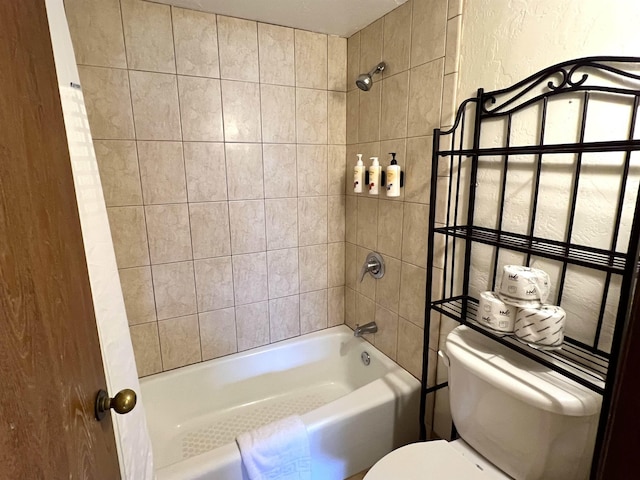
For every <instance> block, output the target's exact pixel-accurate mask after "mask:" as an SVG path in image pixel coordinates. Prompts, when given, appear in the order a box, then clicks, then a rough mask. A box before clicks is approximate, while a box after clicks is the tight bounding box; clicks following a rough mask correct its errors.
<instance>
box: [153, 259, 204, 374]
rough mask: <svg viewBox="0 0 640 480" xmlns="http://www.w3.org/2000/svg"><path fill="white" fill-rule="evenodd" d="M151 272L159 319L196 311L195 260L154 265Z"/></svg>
mask: <svg viewBox="0 0 640 480" xmlns="http://www.w3.org/2000/svg"><path fill="white" fill-rule="evenodd" d="M151 274H152V275H153V288H154V294H155V297H156V310H157V312H158V320H163V319H167V318H173V317H179V316H182V315H191V314H194V313H196V311H197V310H196V286H195V280H194V274H193V262H179V263H165V264H163V265H153V266H152V267H151ZM165 368H166V367H165Z"/></svg>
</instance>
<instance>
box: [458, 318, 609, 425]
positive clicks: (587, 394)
mask: <svg viewBox="0 0 640 480" xmlns="http://www.w3.org/2000/svg"><path fill="white" fill-rule="evenodd" d="M446 350H447V354H448V355H449V358H450V359H451V363H452V364H454V363H455V361H457V362H458V363H459V364H460V365H461V366H462V368H464V369H465V370H467V371H469V372H471V373H472V374H473V375H476V376H477V377H479V378H481V379H483V380H485V381H486V382H488V383H490V384H492V385H493V386H495V387H496V388H499V389H501V390H503V391H504V392H505V393H508V394H509V395H511V396H513V397H516V398H518V399H519V400H521V401H523V402H525V403H528V404H529V405H531V406H533V407H536V408H540V409H543V410H546V411H548V412H552V413H557V414H561V415H571V416H590V415H594V414H596V413H598V412H599V411H600V405H601V403H602V397H601V396H600V395H599V394H598V393H596V392H593V391H592V390H589V389H588V388H586V387H583V386H582V385H579V384H578V383H576V382H574V381H573V380H570V379H568V378H566V377H564V376H562V375H561V374H560V373H558V372H555V371H553V370H551V369H550V368H548V367H545V366H544V365H540V364H539V363H537V362H535V361H534V360H532V359H530V358H527V357H525V356H524V355H521V354H519V353H517V352H516V351H514V350H511V349H509V348H507V347H505V346H504V345H501V344H499V343H498V342H496V341H494V340H491V339H490V338H488V337H485V336H484V335H481V334H480V333H478V332H474V331H473V330H472V329H470V328H469V327H466V326H464V325H462V326H459V327H457V328H455V329H453V330H452V331H451V333H449V335H448V336H447V340H446ZM450 368H451V367H450Z"/></svg>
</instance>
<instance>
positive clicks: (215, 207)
mask: <svg viewBox="0 0 640 480" xmlns="http://www.w3.org/2000/svg"><path fill="white" fill-rule="evenodd" d="M189 220H190V224H191V242H192V245H193V258H208V257H222V256H225V255H231V233H230V231H229V206H228V204H227V202H206V203H190V204H189Z"/></svg>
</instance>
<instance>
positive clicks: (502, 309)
mask: <svg viewBox="0 0 640 480" xmlns="http://www.w3.org/2000/svg"><path fill="white" fill-rule="evenodd" d="M516 310H517V308H516V307H514V306H513V305H508V304H506V303H505V302H503V301H502V300H501V299H500V297H498V295H497V294H496V293H495V292H482V293H481V294H480V299H479V304H478V317H477V318H478V322H479V323H481V324H482V325H484V326H486V327H489V328H491V329H493V330H497V331H499V332H505V333H511V332H513V329H514V326H515V321H516Z"/></svg>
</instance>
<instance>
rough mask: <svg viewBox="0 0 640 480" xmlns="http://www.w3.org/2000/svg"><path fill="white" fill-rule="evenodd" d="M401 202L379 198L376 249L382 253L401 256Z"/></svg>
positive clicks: (396, 256) (395, 256)
mask: <svg viewBox="0 0 640 480" xmlns="http://www.w3.org/2000/svg"><path fill="white" fill-rule="evenodd" d="M403 210H404V208H403V204H402V202H393V201H391V200H380V203H379V204H378V251H379V252H380V253H382V254H383V255H390V256H392V257H394V258H401V255H402V215H403Z"/></svg>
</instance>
